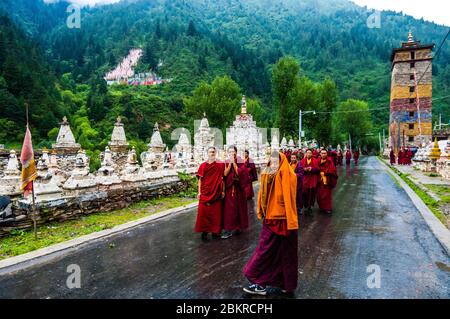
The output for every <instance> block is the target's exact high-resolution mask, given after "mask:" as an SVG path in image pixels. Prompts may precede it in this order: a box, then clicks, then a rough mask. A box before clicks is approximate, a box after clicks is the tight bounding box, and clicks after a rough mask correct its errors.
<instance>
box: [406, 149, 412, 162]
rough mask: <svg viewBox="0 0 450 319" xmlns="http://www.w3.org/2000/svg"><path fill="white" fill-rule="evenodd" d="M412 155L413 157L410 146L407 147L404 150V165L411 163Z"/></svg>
mask: <svg viewBox="0 0 450 319" xmlns="http://www.w3.org/2000/svg"><path fill="white" fill-rule="evenodd" d="M412 157H413V152H412V151H411V148H409V147H408V149H407V150H406V165H411V163H412V161H411V159H412Z"/></svg>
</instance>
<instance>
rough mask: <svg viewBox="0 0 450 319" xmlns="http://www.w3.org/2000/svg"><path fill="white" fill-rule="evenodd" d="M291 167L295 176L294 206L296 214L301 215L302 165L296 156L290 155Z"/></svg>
mask: <svg viewBox="0 0 450 319" xmlns="http://www.w3.org/2000/svg"><path fill="white" fill-rule="evenodd" d="M291 167H292V169H293V170H294V173H295V175H296V176H297V196H296V205H297V213H298V214H301V213H302V208H303V201H302V195H303V194H302V186H303V166H302V163H300V161H299V160H298V156H297V155H296V154H292V155H291Z"/></svg>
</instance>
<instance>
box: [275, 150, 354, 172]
mask: <svg viewBox="0 0 450 319" xmlns="http://www.w3.org/2000/svg"><path fill="white" fill-rule="evenodd" d="M323 149H325V148H324V147H320V148H318V149H317V148H311V149H310V150H311V152H312V157H313V158H316V159H318V158H319V157H320V152H321V151H322V150H323ZM282 152H283V154H284V155H286V158H288V159H290V158H291V155H296V156H297V158H298V160H299V161H301V160H302V159H303V158H304V157H305V152H306V150H303V149H300V150H295V151H293V150H291V149H286V150H282ZM327 153H328V157H330V158H331V159H332V161H333V164H334V166H335V167H338V166H342V165H343V162H344V157H345V164H346V165H347V166H348V165H350V164H351V160H352V158H353V161H354V163H355V166H357V165H358V163H359V157H360V151H359V150H358V149H355V150H354V151H353V152H352V151H350V150H349V149H347V150H346V152H345V154H344V153H343V152H342V150H341V149H338V150H334V149H332V148H331V147H330V148H329V149H328V150H327Z"/></svg>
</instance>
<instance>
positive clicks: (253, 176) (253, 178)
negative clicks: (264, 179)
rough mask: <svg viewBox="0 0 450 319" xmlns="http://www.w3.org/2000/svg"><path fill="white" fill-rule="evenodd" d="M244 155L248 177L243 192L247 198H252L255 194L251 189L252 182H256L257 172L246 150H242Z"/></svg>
mask: <svg viewBox="0 0 450 319" xmlns="http://www.w3.org/2000/svg"><path fill="white" fill-rule="evenodd" d="M244 156H245V157H244V165H245V168H246V169H247V173H248V176H249V177H250V178H249V180H248V185H247V188H246V189H245V194H246V196H247V199H252V198H253V196H254V195H255V194H254V191H253V182H256V181H257V180H258V172H257V171H256V166H255V163H253V161H252V159H251V158H250V154H249V152H248V151H247V150H246V151H245V152H244Z"/></svg>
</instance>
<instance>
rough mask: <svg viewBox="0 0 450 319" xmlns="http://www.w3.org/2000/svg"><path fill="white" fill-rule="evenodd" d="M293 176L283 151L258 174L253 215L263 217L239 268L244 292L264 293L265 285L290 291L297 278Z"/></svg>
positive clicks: (274, 156)
mask: <svg viewBox="0 0 450 319" xmlns="http://www.w3.org/2000/svg"><path fill="white" fill-rule="evenodd" d="M296 189H297V176H296V175H295V174H294V171H293V170H292V168H291V167H290V165H289V163H288V160H287V158H286V156H284V154H283V153H281V152H280V153H278V152H274V153H273V154H272V155H271V159H270V162H269V164H268V166H267V167H266V168H265V169H264V170H263V171H262V173H261V185H260V190H259V193H258V207H257V210H256V212H257V214H258V218H259V219H263V222H262V229H261V235H260V237H259V242H258V246H257V247H256V250H255V252H254V253H253V255H252V257H251V258H250V260H249V261H248V262H247V264H246V265H245V267H244V269H243V273H244V275H245V277H246V278H247V279H248V280H249V281H250V285H248V286H247V287H244V291H245V292H247V293H249V294H254V295H266V294H267V293H268V290H267V288H268V287H272V288H278V289H281V291H282V292H284V293H292V292H293V291H294V290H295V288H296V287H297V281H298V216H297V210H296V204H295V197H296Z"/></svg>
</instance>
